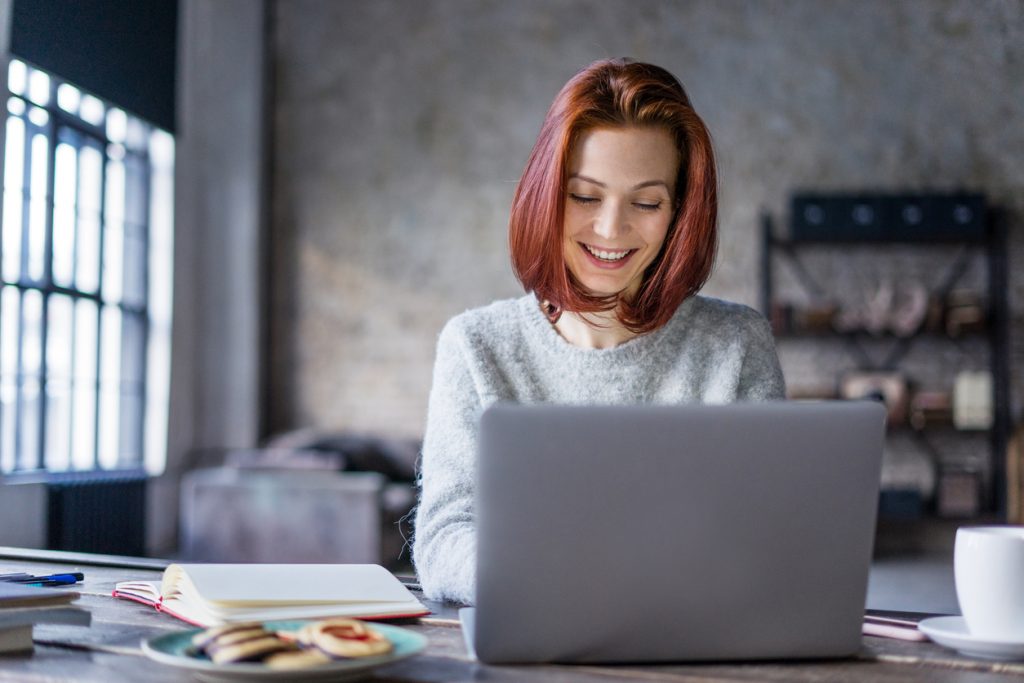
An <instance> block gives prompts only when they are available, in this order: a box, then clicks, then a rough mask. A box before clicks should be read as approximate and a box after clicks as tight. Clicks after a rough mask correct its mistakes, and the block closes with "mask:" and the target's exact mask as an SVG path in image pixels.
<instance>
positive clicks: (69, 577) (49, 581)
mask: <svg viewBox="0 0 1024 683" xmlns="http://www.w3.org/2000/svg"><path fill="white" fill-rule="evenodd" d="M84 578H85V575H83V574H82V573H81V572H73V573H68V574H48V575H46V576H33V575H31V574H22V575H14V574H12V575H6V576H4V577H0V581H9V582H11V583H26V584H28V585H30V586H66V585H69V584H72V583H78V582H79V581H81V580H83V579H84Z"/></svg>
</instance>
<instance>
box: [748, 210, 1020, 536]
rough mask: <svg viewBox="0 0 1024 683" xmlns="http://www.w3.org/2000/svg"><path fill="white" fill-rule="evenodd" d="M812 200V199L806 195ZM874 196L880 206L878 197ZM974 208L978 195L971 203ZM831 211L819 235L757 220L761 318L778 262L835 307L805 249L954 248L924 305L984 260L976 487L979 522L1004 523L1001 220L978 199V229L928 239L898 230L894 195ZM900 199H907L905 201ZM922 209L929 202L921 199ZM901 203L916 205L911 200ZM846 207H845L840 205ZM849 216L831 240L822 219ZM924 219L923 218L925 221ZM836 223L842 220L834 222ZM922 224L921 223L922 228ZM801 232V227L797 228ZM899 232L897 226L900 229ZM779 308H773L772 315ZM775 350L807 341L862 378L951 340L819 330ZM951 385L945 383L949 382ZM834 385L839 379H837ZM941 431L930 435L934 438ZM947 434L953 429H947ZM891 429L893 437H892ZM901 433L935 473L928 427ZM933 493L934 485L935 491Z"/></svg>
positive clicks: (768, 308)
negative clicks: (986, 416)
mask: <svg viewBox="0 0 1024 683" xmlns="http://www.w3.org/2000/svg"><path fill="white" fill-rule="evenodd" d="M813 196H816V195H812V197H813ZM880 197H881V200H882V201H881V202H880V201H879V198H880ZM971 197H972V198H973V199H975V200H976V201H977V200H978V198H979V197H980V196H979V195H972V196H971ZM829 199H830V200H831V202H832V203H831V204H830V205H829V204H827V203H826V206H827V207H829V208H828V210H827V211H824V212H822V211H818V213H817V214H816V215H815V217H816V218H818V219H819V221H818V223H819V229H818V231H809V230H806V229H804V230H801V229H799V228H800V226H796V228H797V229H794V222H793V217H792V216H791V222H790V230H789V234H788V235H786V236H780V234H779V232H778V230H777V227H776V224H775V221H774V219H773V217H772V216H771V215H770V214H768V213H763V214H762V217H761V221H762V226H761V227H762V231H761V236H762V252H761V305H762V311H763V312H764V314H765V316H767V317H769V318H771V317H772V314H773V308H775V307H776V305H778V304H779V303H780V302H779V301H777V300H776V294H775V285H776V277H777V272H776V266H777V265H778V263H777V262H778V261H779V260H780V259H781V260H784V261H785V262H786V263H787V264H788V265H789V267H790V269H791V272H792V275H793V276H794V278H795V280H796V281H797V282H798V283H799V285H800V287H801V288H802V289H804V290H805V293H806V294H807V295H808V296H809V297H810V298H812V299H817V300H819V301H835V300H836V297H835V292H832V291H830V290H829V287H827V286H825V285H823V284H822V283H821V282H820V281H819V279H818V278H817V277H815V276H814V274H813V273H812V271H811V269H809V268H808V267H807V266H806V264H805V258H804V255H805V253H806V252H808V251H812V250H835V249H845V250H850V249H872V250H877V251H878V252H879V253H880V254H881V253H882V252H887V251H889V250H890V249H891V248H892V247H893V246H894V245H900V244H902V245H912V246H913V247H914V248H915V249H933V248H934V247H936V246H939V245H941V246H945V247H947V251H948V250H949V249H948V248H949V247H953V248H955V249H956V252H957V253H956V256H955V258H953V259H952V262H951V263H949V264H948V266H947V269H946V270H945V272H944V273H943V274H942V277H941V278H940V279H939V280H938V282H939V284H938V286H936V287H934V288H933V289H932V290H931V291H930V292H929V294H930V298H935V299H938V300H939V301H946V300H947V299H948V297H949V295H950V293H951V292H953V291H954V289H955V288H956V286H957V284H958V282H959V281H960V280H961V278H962V277H963V276H964V274H965V272H966V271H967V270H968V269H969V267H970V266H971V265H972V262H976V261H977V260H978V259H979V256H980V255H979V252H981V254H983V259H982V260H983V261H984V264H985V267H986V275H987V277H986V284H987V287H986V291H985V292H984V293H983V294H984V295H985V298H984V300H985V302H986V311H985V326H984V328H983V329H982V330H980V331H978V332H975V333H974V334H976V335H982V339H983V341H984V342H986V346H987V364H986V365H987V368H986V369H987V370H988V371H989V372H991V376H992V409H993V415H992V425H991V428H990V429H989V430H988V442H989V453H988V454H987V457H988V460H987V463H986V464H987V472H986V473H985V474H984V476H983V477H982V478H981V481H980V482H979V484H980V487H981V490H980V492H979V494H980V501H979V502H980V509H979V511H978V512H979V516H983V517H989V518H991V517H995V518H997V519H1005V516H1006V495H1007V488H1006V460H1005V455H1006V448H1007V442H1008V440H1009V435H1010V429H1011V425H1010V417H1009V409H1010V405H1009V403H1010V401H1009V398H1010V396H1009V391H1010V388H1009V381H1010V380H1009V357H1008V334H1007V331H1008V313H1007V300H1006V288H1007V263H1006V249H1005V245H1006V235H1005V228H1004V223H1003V221H1002V220H1001V215H1000V213H999V211H997V210H995V209H993V208H991V207H987V206H985V204H984V199H983V198H981V199H980V202H981V203H980V208H981V210H982V211H983V219H982V220H983V223H982V224H980V225H979V224H977V223H976V225H975V227H976V228H977V229H975V230H972V231H964V233H963V234H957V231H956V230H953V229H950V227H949V225H945V226H943V227H942V228H941V229H939V230H937V231H934V232H930V231H929V230H928V226H927V224H923V225H922V224H921V220H920V215H918V216H913V215H911V218H917V219H918V220H917V221H915V223H917V225H915V226H914V229H913V230H907V229H901V226H900V225H898V223H899V222H900V219H901V218H903V219H905V218H906V217H907V212H906V211H905V210H904V213H903V215H902V216H900V215H899V213H898V212H894V211H895V210H894V209H893V207H894V206H895V205H896V204H897V203H898V202H897V199H899V198H896V197H895V196H892V195H889V196H884V195H883V196H879V195H875V196H869V197H866V198H863V199H862V200H861V201H859V202H858V200H857V196H855V195H838V196H835V197H831V198H829ZM904 199H907V198H906V197H904ZM921 199H922V200H923V201H925V202H927V201H928V198H926V197H922V198H921ZM908 201H915V202H916V201H917V200H916V199H915V198H910V199H908ZM844 202H845V203H844ZM806 205H807V202H806V196H804V197H803V198H801V197H800V196H799V195H798V196H794V199H793V212H794V213H795V212H796V211H797V210H799V209H800V208H802V207H805V206H806ZM864 206H868V207H872V210H873V211H872V212H869V213H867V214H862V215H861V216H858V215H857V213H856V212H857V211H858V210H859V209H858V207H860V208H862V207H864ZM879 206H882V207H883V208H885V207H887V208H888V209H889V210H877V209H878V207H879ZM978 207H979V204H977V203H975V204H974V205H972V208H975V209H977V208H978ZM844 208H845V209H848V211H847V213H849V211H852V212H853V215H854V220H852V221H851V220H850V217H849V215H846V217H845V222H844V223H843V226H842V227H841V229H839V230H837V231H836V232H834V233H830V232H829V225H828V220H829V219H835V218H836V217H837V215H838V214H837V211H839V212H841V210H842V209H844ZM864 215H867V216H868V217H869V218H870V219H871V220H870V221H866V222H867V223H869V225H866V226H865V229H864V230H863V231H859V232H858V230H857V229H856V228H857V226H856V225H855V223H857V222H858V220H857V219H858V218H864ZM927 217H928V216H927V215H926V216H925V218H927ZM840 220H843V219H842V218H840ZM926 222H927V221H925V223H926ZM803 227H806V226H803ZM905 227H906V226H905V225H904V226H903V228H905ZM777 310H778V309H777V308H776V311H777ZM776 336H777V340H778V342H779V343H780V345H782V344H785V343H786V341H787V339H790V338H793V337H799V338H801V339H804V340H810V341H811V342H812V343H814V344H837V343H841V344H843V345H844V348H845V350H846V352H848V353H849V354H850V355H851V357H852V358H853V359H854V361H855V363H856V364H857V367H858V369H860V370H863V371H867V372H878V371H893V372H900V371H902V367H901V364H902V363H903V362H904V360H905V358H906V356H907V354H908V353H909V352H910V351H911V349H912V348H913V347H914V345H915V344H916V343H918V342H919V340H921V339H922V338H925V337H930V338H933V339H942V338H944V337H945V338H946V339H950V343H954V340H953V339H952V338H950V337H946V335H944V334H942V333H937V332H935V331H929V330H925V329H923V326H922V327H920V328H918V329H916V330H915V331H913V332H911V333H909V334H906V335H895V334H892V333H891V332H886V333H879V332H878V331H877V330H876V331H874V332H869V331H867V330H852V331H843V332H837V331H834V330H831V329H828V328H825V327H823V326H820V325H819V326H818V327H817V328H816V329H815V330H814V331H812V332H806V333H787V334H777V335H776ZM879 338H881V339H888V340H889V349H888V353H886V354H885V356H884V357H883V358H881V359H878V358H875V357H873V356H872V354H870V353H868V350H867V346H866V345H869V344H873V343H875V342H874V341H873V340H876V339H879ZM951 379H952V378H951ZM837 382H838V378H837ZM941 429H942V428H939V430H936V431H935V432H934V433H941ZM948 429H952V427H951V426H950V427H949V428H948ZM896 431H897V430H893V433H896ZM898 431H899V432H901V433H905V432H907V431H909V432H910V433H912V434H913V436H914V438H915V439H917V440H918V441H919V443H920V444H921V446H922V447H923V449H924V450H925V451H927V452H928V453H929V454H930V457H931V458H932V461H933V463H934V464H935V466H936V467H938V465H939V463H938V462H937V461H938V459H939V453H938V451H939V450H940V449H938V448H937V447H936V446H935V444H934V442H933V440H932V439H931V438H929V434H930V433H933V432H931V430H930V428H928V427H925V428H924V429H922V430H914V429H913V428H911V427H905V428H899V430H898ZM937 486H938V484H937Z"/></svg>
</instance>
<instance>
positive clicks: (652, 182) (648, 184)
mask: <svg viewBox="0 0 1024 683" xmlns="http://www.w3.org/2000/svg"><path fill="white" fill-rule="evenodd" d="M573 178H579V179H580V180H585V181H586V182H588V183H593V184H594V185H597V186H598V187H608V186H607V185H605V184H604V183H602V182H601V181H600V180H594V179H593V178H591V177H590V176H585V175H582V174H580V173H573V174H572V175H571V176H569V180H572V179H573ZM654 185H661V186H662V187H664V188H665V189H666V190H667V189H668V184H667V183H666V182H665V181H664V180H645V181H644V182H642V183H637V184H636V185H634V186H633V187H632V188H630V189H631V190H639V189H642V188H645V187H653V186H654Z"/></svg>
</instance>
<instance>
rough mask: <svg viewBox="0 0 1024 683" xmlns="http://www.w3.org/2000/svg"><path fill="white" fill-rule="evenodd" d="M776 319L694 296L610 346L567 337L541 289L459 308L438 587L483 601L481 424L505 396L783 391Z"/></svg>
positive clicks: (428, 505)
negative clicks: (477, 495)
mask: <svg viewBox="0 0 1024 683" xmlns="http://www.w3.org/2000/svg"><path fill="white" fill-rule="evenodd" d="M784 393H785V392H784V384H783V378H782V370H781V369H780V367H779V360H778V357H777V356H776V353H775V344H774V341H773V339H772V334H771V330H770V329H769V327H768V324H767V322H766V321H765V319H764V318H763V317H762V316H761V315H760V314H758V313H757V312H755V311H754V310H752V309H750V308H747V307H746V306H741V305H739V304H734V303H729V302H725V301H720V300H718V299H712V298H708V297H702V296H694V297H691V298H689V299H687V300H686V301H684V302H683V304H682V305H681V306H680V307H679V309H678V310H677V311H676V313H675V315H674V316H673V317H672V319H671V320H669V322H668V323H667V324H666V325H664V326H663V327H661V328H659V329H657V330H655V331H653V332H651V333H649V334H644V335H640V336H638V337H634V338H633V339H630V340H629V341H627V342H625V343H623V344H620V345H619V346H616V347H613V348H610V349H585V348H581V347H577V346H573V345H572V344H569V343H568V342H566V341H565V340H564V339H563V338H562V337H561V336H560V335H559V334H558V332H556V331H555V329H554V328H553V327H552V325H551V324H550V323H549V322H548V319H547V318H546V317H545V316H544V314H543V313H542V312H541V310H540V307H539V306H538V304H537V300H536V298H535V297H534V296H533V295H532V294H530V295H527V296H524V297H521V298H519V299H508V300H504V301H497V302H495V303H493V304H491V305H489V306H485V307H483V308H477V309H473V310H470V311H466V312H465V313H462V314H460V315H457V316H455V317H454V318H452V319H451V320H450V321H449V322H448V324H447V325H445V327H444V329H443V330H442V331H441V336H440V338H439V339H438V344H437V359H436V362H435V365H434V379H433V386H432V388H431V391H430V401H429V407H428V411H427V428H426V433H425V435H424V442H423V458H422V463H421V467H420V501H419V507H418V508H417V511H416V530H415V537H414V541H413V561H414V563H415V565H416V571H417V573H418V575H419V579H420V583H421V584H422V586H423V592H424V594H425V595H426V596H427V597H428V598H432V599H447V600H454V601H457V602H463V603H473V602H474V596H475V590H476V582H475V576H476V529H475V521H474V520H475V516H474V510H473V508H474V500H473V496H474V488H475V478H476V471H475V467H476V442H477V423H478V420H479V419H480V414H481V413H482V412H483V410H484V408H486V407H487V406H489V405H491V404H492V403H495V402H496V401H512V402H518V403H565V404H581V403H599V404H600V403H603V404H609V403H613V404H614V403H619V404H624V403H729V402H732V401H742V400H771V399H781V398H782V397H783V395H784Z"/></svg>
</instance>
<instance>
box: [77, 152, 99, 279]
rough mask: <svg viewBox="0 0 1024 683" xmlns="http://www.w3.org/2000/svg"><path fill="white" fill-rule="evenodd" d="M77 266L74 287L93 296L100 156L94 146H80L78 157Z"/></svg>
mask: <svg viewBox="0 0 1024 683" xmlns="http://www.w3.org/2000/svg"><path fill="white" fill-rule="evenodd" d="M78 161H79V167H78V234H77V238H76V241H77V247H78V264H77V266H78V267H77V271H76V274H75V275H76V277H75V284H76V285H77V287H78V289H80V290H82V291H83V292H88V293H93V292H95V291H96V289H97V287H99V278H100V225H99V212H100V189H101V183H102V178H103V157H102V155H101V154H100V152H99V151H98V150H97V149H96V148H94V147H83V148H82V149H81V150H80V151H79V154H78Z"/></svg>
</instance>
